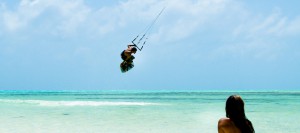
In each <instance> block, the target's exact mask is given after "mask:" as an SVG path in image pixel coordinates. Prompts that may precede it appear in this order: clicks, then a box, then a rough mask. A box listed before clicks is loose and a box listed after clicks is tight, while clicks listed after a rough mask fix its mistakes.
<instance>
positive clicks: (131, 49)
mask: <svg viewBox="0 0 300 133" xmlns="http://www.w3.org/2000/svg"><path fill="white" fill-rule="evenodd" d="M127 47H128V48H127V49H126V50H124V51H123V52H122V53H121V58H122V59H123V62H122V63H121V64H120V67H121V71H122V72H127V71H128V70H130V69H131V68H133V67H134V64H133V59H134V56H133V55H132V54H135V53H136V51H137V49H136V45H132V44H130V45H128V46H127Z"/></svg>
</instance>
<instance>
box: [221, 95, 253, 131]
mask: <svg viewBox="0 0 300 133" xmlns="http://www.w3.org/2000/svg"><path fill="white" fill-rule="evenodd" d="M225 109H226V117H228V118H229V119H230V120H232V121H233V122H234V124H235V125H236V126H237V128H239V129H240V130H241V132H242V133H254V132H255V131H254V128H253V126H252V123H251V121H250V120H248V119H247V118H246V115H245V109H244V101H243V99H242V98H241V97H240V96H239V95H231V96H229V97H228V99H227V101H226V107H225Z"/></svg>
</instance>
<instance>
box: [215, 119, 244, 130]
mask: <svg viewBox="0 0 300 133" xmlns="http://www.w3.org/2000/svg"><path fill="white" fill-rule="evenodd" d="M218 131H219V133H240V130H239V129H238V128H237V127H236V126H235V125H234V123H233V122H232V121H231V120H230V119H229V118H221V119H220V120H219V122H218Z"/></svg>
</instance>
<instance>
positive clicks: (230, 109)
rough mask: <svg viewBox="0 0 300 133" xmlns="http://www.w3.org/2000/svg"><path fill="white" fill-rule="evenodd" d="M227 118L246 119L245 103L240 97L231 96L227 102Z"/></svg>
mask: <svg viewBox="0 0 300 133" xmlns="http://www.w3.org/2000/svg"><path fill="white" fill-rule="evenodd" d="M225 109H226V116H227V117H228V118H232V119H245V117H246V116H245V109H244V101H243V100H242V98H241V97H240V96H239V95H231V96H229V97H228V99H227V101H226V108H225Z"/></svg>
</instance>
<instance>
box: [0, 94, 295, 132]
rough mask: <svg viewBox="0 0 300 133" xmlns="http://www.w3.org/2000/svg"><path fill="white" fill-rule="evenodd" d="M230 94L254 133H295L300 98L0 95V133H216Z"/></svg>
mask: <svg viewBox="0 0 300 133" xmlns="http://www.w3.org/2000/svg"><path fill="white" fill-rule="evenodd" d="M232 94H238V95H240V96H241V97H242V98H243V99H244V102H245V109H246V115H247V117H248V118H249V119H250V120H251V121H252V123H253V125H254V128H255V130H256V133H300V126H299V120H300V92H299V91H265V92H262V91H261V92H255V91H250V92H245V91H237V92H233V91H230V92H227V91H190V90H186V91H156V90H154V91H149V90H147V91H133V90H130V91H120V90H117V91H112V90H105V91H24V90H23V91H20V90H18V91H12V90H2V91H0V133H217V123H218V120H219V119H220V118H221V117H225V102H226V99H227V98H228V96H230V95H232Z"/></svg>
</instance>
